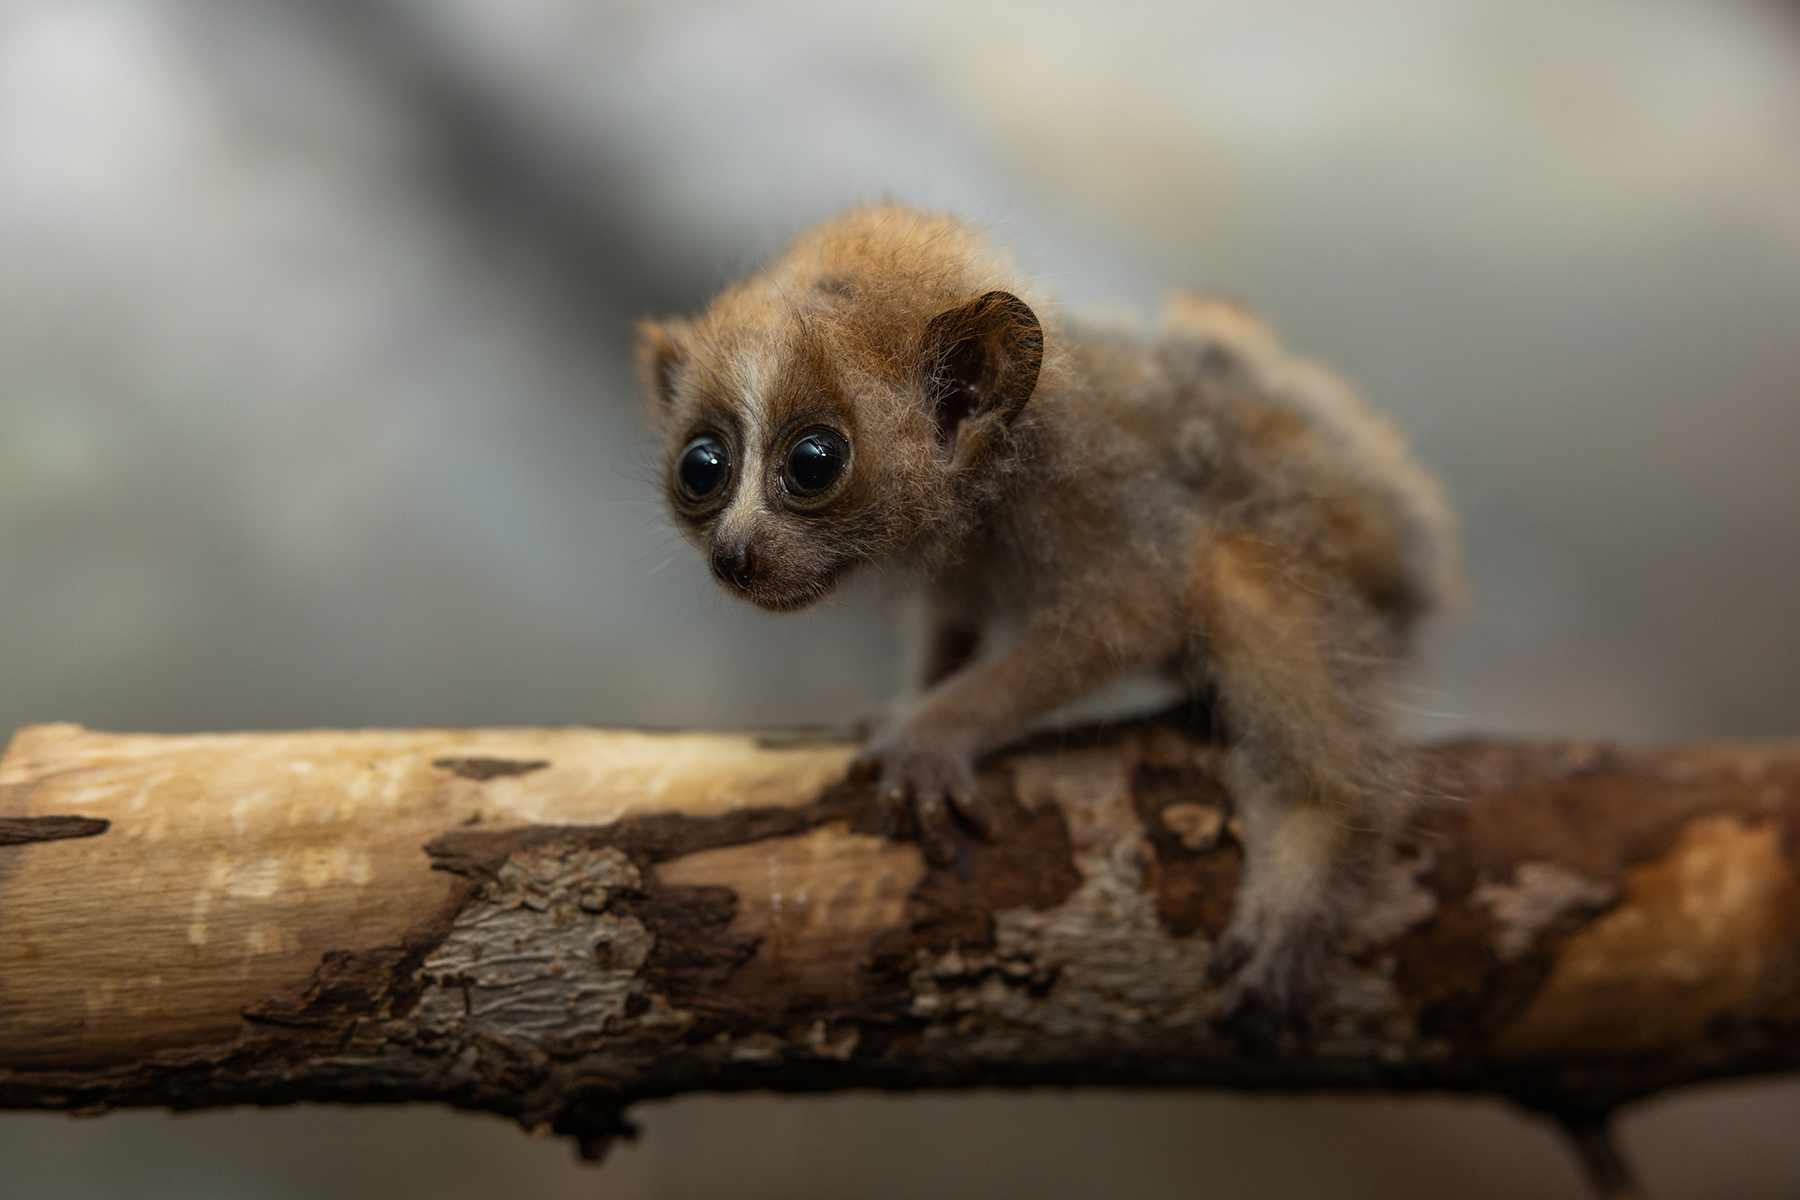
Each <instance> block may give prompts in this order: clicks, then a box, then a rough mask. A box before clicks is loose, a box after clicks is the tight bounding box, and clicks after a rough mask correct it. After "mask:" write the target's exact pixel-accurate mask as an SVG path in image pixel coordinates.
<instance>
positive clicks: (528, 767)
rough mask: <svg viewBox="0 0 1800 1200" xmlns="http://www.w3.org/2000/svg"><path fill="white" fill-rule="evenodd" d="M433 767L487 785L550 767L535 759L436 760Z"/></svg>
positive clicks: (546, 763)
mask: <svg viewBox="0 0 1800 1200" xmlns="http://www.w3.org/2000/svg"><path fill="white" fill-rule="evenodd" d="M431 765H432V766H434V767H438V768H440V769H442V770H445V771H448V772H450V773H451V774H452V775H455V776H456V777H457V778H459V779H473V780H474V781H475V782H476V783H485V782H486V781H487V780H489V779H505V778H507V777H509V776H513V775H529V774H531V773H532V772H533V771H542V770H543V769H544V768H545V767H548V766H549V765H550V763H549V760H547V759H542V758H534V759H530V760H528V761H526V760H520V759H516V758H434V759H432V760H431Z"/></svg>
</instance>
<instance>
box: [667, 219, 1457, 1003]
mask: <svg viewBox="0 0 1800 1200" xmlns="http://www.w3.org/2000/svg"><path fill="white" fill-rule="evenodd" d="M1054 313H1055V309H1054V307H1053V306H1052V305H1051V304H1050V303H1049V301H1048V300H1047V299H1046V298H1045V297H1043V296H1042V295H1041V294H1039V293H1038V291H1037V290H1036V289H1035V288H1033V287H1032V286H1031V285H1030V284H1029V282H1027V281H1026V280H1024V279H1022V278H1020V277H1019V276H1018V275H1017V274H1016V273H1015V272H1014V271H1013V270H1011V269H1010V268H1009V266H1008V264H1007V262H1006V260H1005V259H1004V258H1002V257H1000V256H999V255H997V254H996V253H995V252H994V251H993V250H992V249H990V248H989V247H988V245H987V244H986V243H985V242H984V240H983V239H982V238H981V237H980V236H979V235H978V234H977V233H976V232H975V231H974V230H972V229H971V228H969V227H968V226H967V225H964V224H962V223H961V222H959V221H957V220H955V219H953V218H950V217H945V216H938V215H931V214H925V213H919V212H914V211H912V210H909V209H906V208H902V207H897V206H892V205H879V206H870V207H864V208H858V209H855V210H852V211H851V212H848V213H845V214H843V215H842V216H839V217H837V218H835V219H833V220H831V221H828V222H826V223H825V224H823V225H821V226H818V227H817V228H815V229H812V230H810V231H808V232H807V233H804V234H802V235H801V236H800V237H799V238H798V239H796V240H795V242H794V243H793V245H792V246H791V247H790V248H789V250H788V251H787V253H786V254H785V255H784V256H783V257H782V258H780V259H779V260H778V261H777V262H775V263H774V264H773V265H772V266H770V267H769V268H768V269H766V270H764V271H762V272H761V273H759V274H757V275H755V276H753V277H751V278H750V279H747V280H745V281H744V282H742V283H739V284H737V285H735V286H733V287H731V288H729V289H727V290H726V291H725V292H724V293H723V294H722V295H720V296H719V297H718V298H717V299H716V300H714V301H713V303H712V306H711V307H710V308H708V309H707V310H706V312H705V313H703V314H702V315H700V316H699V317H697V318H695V319H693V320H691V321H682V320H672V321H663V322H647V323H645V324H643V325H642V326H641V327H640V329H639V345H638V356H639V365H640V370H641V374H642V376H643V380H644V386H645V389H646V392H647V394H648V397H649V404H650V408H651V411H652V413H653V420H654V422H655V424H656V426H657V428H658V429H659V430H660V432H661V433H662V434H663V436H664V437H665V438H666V440H667V454H666V472H665V478H666V479H667V488H668V499H669V503H670V506H671V508H672V509H673V510H674V513H675V516H676V518H677V520H678V521H679V522H680V523H681V525H682V526H683V527H684V529H685V530H686V532H687V533H688V535H689V536H690V537H691V538H692V540H693V541H694V542H695V543H696V544H697V545H698V546H699V547H700V548H701V550H702V552H703V553H705V554H706V555H707V556H708V558H709V560H710V562H711V565H712V570H713V574H714V575H715V576H717V578H718V581H719V583H720V584H721V585H723V586H724V587H725V589H726V590H727V591H730V592H733V593H735V594H737V595H740V596H742V597H744V598H745V599H747V600H750V601H751V602H752V603H755V604H757V605H760V606H761V607H763V608H767V609H773V610H777V611H787V610H791V609H797V608H801V607H803V606H805V605H807V604H809V603H811V602H812V601H814V600H816V599H818V598H819V597H821V596H823V595H825V594H826V593H827V592H828V591H830V590H831V588H832V587H833V586H834V585H835V584H836V583H837V582H838V580H840V579H841V578H843V577H844V576H845V575H847V574H849V573H850V572H852V571H854V570H856V569H857V568H859V567H862V566H865V565H867V564H870V563H876V562H879V563H882V564H884V566H885V567H886V568H887V569H888V570H889V571H890V572H892V573H894V574H897V575H901V576H903V577H905V578H908V579H911V580H914V581H916V582H917V584H918V585H919V588H920V590H921V592H922V594H923V598H924V600H925V603H926V606H927V608H928V611H929V613H930V619H929V635H928V636H929V639H930V646H929V650H928V653H927V654H926V656H925V658H926V661H927V664H928V665H927V668H926V678H925V680H924V682H925V685H926V686H925V689H924V691H923V692H922V694H921V695H920V696H919V698H918V699H917V700H916V701H915V702H914V703H912V704H911V705H910V706H909V707H907V708H906V709H905V711H904V712H903V713H902V714H900V715H899V716H898V717H897V718H896V719H895V720H894V721H893V722H892V723H891V724H890V725H888V726H887V727H886V728H885V730H884V731H883V732H881V733H880V734H879V735H878V736H876V737H875V738H873V739H872V740H871V741H870V743H869V745H868V746H867V747H866V749H865V751H864V753H863V756H862V759H861V760H860V767H861V769H862V770H863V771H864V772H865V773H868V774H872V775H873V776H874V777H875V778H877V779H878V781H879V784H878V788H879V793H880V795H881V797H882V800H883V802H884V803H885V804H886V805H887V806H888V808H889V811H890V812H891V813H892V814H893V816H894V818H895V820H896V822H897V824H898V825H899V826H900V827H910V828H916V829H917V830H918V833H919V836H920V839H921V841H922V842H923V844H924V847H925V850H926V852H927V854H928V855H930V856H931V857H932V858H933V859H934V860H937V861H943V860H944V859H946V858H947V857H949V856H951V855H952V854H953V852H954V842H953V838H952V826H953V822H954V817H955V816H960V818H961V819H962V820H963V821H964V822H965V823H966V824H968V825H971V826H973V827H974V828H975V829H976V830H977V831H982V832H985V831H988V830H989V829H991V827H992V816H991V814H990V813H988V812H987V811H986V809H985V807H984V805H983V802H982V800H981V796H980V792H979V791H978V789H977V787H976V785H975V779H974V771H973V765H974V762H975V760H976V758H977V757H978V756H980V755H981V754H983V753H984V752H986V751H988V750H991V749H993V748H994V747H996V746H999V745H1000V744H1002V743H1004V742H1006V741H1007V740H1008V739H1010V738H1013V737H1015V736H1016V735H1018V734H1019V733H1020V731H1021V730H1023V729H1024V728H1025V727H1026V726H1027V725H1028V724H1029V723H1030V722H1031V721H1032V720H1034V719H1035V718H1037V717H1039V716H1041V715H1043V714H1045V713H1047V712H1049V711H1051V710H1052V709H1055V708H1057V707H1059V706H1061V705H1063V704H1065V703H1067V702H1069V701H1072V700H1075V699H1078V698H1080V697H1082V696H1084V695H1086V694H1088V693H1090V692H1092V691H1094V690H1095V689H1097V688H1099V687H1101V686H1102V685H1105V684H1107V683H1109V682H1112V681H1114V680H1115V679H1117V678H1119V677H1121V676H1124V675H1126V674H1129V673H1135V672H1140V671H1144V670H1152V671H1159V672H1163V673H1165V674H1166V675H1168V676H1170V677H1172V678H1173V679H1175V680H1177V681H1178V682H1179V683H1180V684H1181V685H1182V686H1184V687H1185V688H1187V689H1190V690H1191V691H1192V692H1193V693H1195V694H1202V693H1203V694H1205V695H1206V696H1208V697H1210V700H1211V703H1212V704H1213V706H1214V709H1215V712H1216V715H1217V719H1218V720H1219V722H1220V724H1221V727H1222V729H1223V732H1224V735H1225V737H1226V744H1227V749H1226V752H1225V756H1224V770H1225V779H1226V784H1227V787H1228V788H1229V790H1230V792H1231V795H1232V799H1233V803H1234V805H1235V808H1236V811H1237V814H1238V817H1239V819H1240V821H1241V823H1242V838H1243V843H1244V853H1245V859H1244V873H1243V877H1242V884H1241V886H1240V888H1239V891H1238V895H1237V899H1236V906H1235V908H1234V910H1233V915H1232V917H1231V920H1230V923H1229V925H1228V927H1227V929H1226V931H1225V933H1224V935H1223V936H1222V938H1221V939H1220V942H1219V944H1218V946H1217V947H1216V949H1215V954H1214V958H1213V971H1214V974H1215V976H1216V977H1218V978H1221V979H1229V983H1228V984H1227V987H1226V991H1225V998H1224V1005H1225V1010H1226V1011H1227V1012H1231V1011H1235V1010H1238V1009H1240V1008H1241V1007H1242V1006H1244V1005H1245V1004H1246V1003H1254V1004H1261V1005H1267V1006H1270V1007H1272V1008H1274V1009H1276V1010H1292V1009H1293V1008H1294V1007H1296V1006H1298V1005H1301V1004H1303V1003H1304V1001H1305V1000H1306V999H1307V997H1308V996H1309V995H1310V993H1311V992H1312V991H1313V990H1314V988H1315V987H1316V986H1317V984H1318V982H1319V973H1320V971H1321V969H1322V967H1323V964H1324V962H1325V959H1326V955H1327V953H1328V951H1329V950H1330V948H1331V944H1332V942H1333V939H1334V938H1335V936H1336V935H1337V933H1338V932H1339V930H1340V929H1341V928H1342V925H1343V921H1344V918H1345V916H1346V914H1347V913H1348V912H1349V911H1350V910H1351V909H1352V908H1353V907H1354V905H1355V904H1356V902H1357V891H1358V881H1359V868H1360V866H1361V864H1363V863H1364V862H1365V861H1366V860H1367V858H1368V856H1369V851H1370V850H1371V848H1372V847H1373V846H1374V845H1375V844H1377V842H1378V841H1379V839H1380V838H1381V837H1382V836H1383V835H1384V833H1385V832H1386V831H1387V830H1389V829H1390V828H1391V827H1392V826H1393V825H1394V823H1395V819H1396V817H1398V816H1399V815H1400V814H1401V812H1402V810H1403V809H1404V800H1403V789H1402V786H1401V781H1400V779H1399V770H1398V763H1397V755H1396V746H1395V741H1394V736H1393V734H1392V732H1391V729H1390V710H1391V700H1390V698H1389V694H1388V693H1389V688H1390V686H1391V680H1392V676H1393V673H1394V667H1395V665H1396V663H1397V662H1398V660H1399V659H1400V657H1401V656H1402V655H1403V653H1404V652H1405V650H1406V648H1407V644H1408V641H1409V636H1410V635H1411V634H1412V632H1413V630H1414V627H1415V625H1416V624H1417V622H1418V621H1419V618H1420V617H1421V616H1423V615H1424V614H1425V613H1427V612H1428V611H1429V610H1431V609H1432V608H1433V607H1434V606H1436V605H1437V604H1438V603H1439V601H1440V599H1441V598H1442V597H1443V596H1444V595H1445V593H1446V590H1447V587H1448V577H1449V574H1450V570H1449V566H1448V564H1449V560H1450V557H1451V546H1450V540H1449V535H1448V532H1447V531H1448V528H1449V521H1448V518H1447V515H1446V510H1445V507H1444V505H1443V502H1442V500H1441V499H1440V496H1439V493H1438V490H1437V489H1436V487H1435V486H1434V485H1433V484H1432V482H1431V480H1430V479H1429V478H1428V477H1427V476H1426V475H1425V474H1424V473H1423V472H1422V471H1421V470H1420V469H1419V468H1418V466H1416V465H1415V464H1414V463H1413V461H1412V460H1411V459H1410V458H1409V457H1408V455H1407V453H1406V449H1405V446H1404V444H1403V442H1402V441H1401V439H1400V437H1399V436H1398V435H1397V434H1396V433H1395V432H1394V431H1393V429H1392V428H1391V427H1390V426H1389V425H1387V424H1386V423H1385V422H1384V421H1382V420H1381V419H1380V418H1378V417H1376V416H1375V415H1374V414H1372V413H1371V412H1370V411H1369V410H1368V409H1367V408H1366V407H1365V406H1364V405H1363V403H1362V402H1361V401H1360V400H1359V399H1358V398H1357V396H1356V395H1355V394H1354V393H1353V392H1352V391H1351V390H1350V389H1349V388H1348V387H1347V386H1345V385H1344V384H1343V383H1341V382H1340V381H1338V380H1337V379H1336V378H1334V377H1333V376H1331V375H1330V374H1328V373H1326V372H1324V371H1323V370H1321V369H1319V368H1317V367H1315V366H1312V365H1310V364H1307V363H1305V362H1302V361H1299V360H1297V359H1294V358H1292V357H1289V356H1288V355H1287V354H1286V353H1284V351H1283V350H1282V348H1281V347H1280V346H1279V345H1278V344H1277V342H1276V340H1275V338H1274V336H1273V335H1272V334H1271V333H1270V332H1269V330H1268V329H1267V328H1266V327H1265V326H1263V325H1262V324H1261V323H1260V322H1258V321H1257V320H1256V319H1254V318H1253V317H1251V316H1249V315H1248V314H1246V313H1244V312H1243V311H1242V310H1240V309H1237V308H1235V307H1232V306H1230V305H1227V304H1224V303H1221V302H1217V301H1211V300H1206V299H1202V298H1200V297H1196V296H1192V295H1185V294H1182V295H1177V296H1175V297H1174V298H1173V299H1172V300H1171V301H1170V302H1169V304H1168V306H1167V309H1166V311H1165V312H1164V314H1163V319H1162V327H1161V329H1160V331H1159V332H1157V333H1156V334H1155V335H1154V336H1149V337H1141V336H1131V335H1126V334H1120V333H1115V332H1104V331H1101V330H1097V329H1089V328H1084V327H1082V326H1081V325H1080V324H1078V323H1076V322H1074V321H1068V322H1064V321H1060V320H1058V319H1057V318H1056V316H1055V315H1054ZM1002 632H1004V634H1005V635H1006V636H1004V637H1001V636H997V635H999V634H1001V633H1002ZM953 814H954V816H953Z"/></svg>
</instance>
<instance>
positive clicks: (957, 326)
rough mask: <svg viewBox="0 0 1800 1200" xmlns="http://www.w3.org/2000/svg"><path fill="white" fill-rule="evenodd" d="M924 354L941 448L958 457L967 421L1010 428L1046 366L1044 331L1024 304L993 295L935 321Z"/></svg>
mask: <svg viewBox="0 0 1800 1200" xmlns="http://www.w3.org/2000/svg"><path fill="white" fill-rule="evenodd" d="M925 351H926V355H927V360H926V361H927V362H928V363H929V364H930V365H929V367H928V370H929V371H930V372H931V375H930V389H931V400H932V404H933V405H934V406H935V407H936V410H937V429H938V445H940V446H941V447H943V448H944V450H945V451H946V452H947V453H949V454H951V455H952V456H954V454H955V450H956V442H957V430H958V428H959V427H960V426H961V425H962V423H963V422H964V421H966V420H969V419H971V418H975V417H992V418H997V419H998V420H999V421H1000V422H1001V423H1002V424H1008V425H1010V424H1011V423H1012V421H1013V418H1015V417H1017V416H1018V415H1019V413H1020V411H1022V410H1023V409H1024V407H1025V402H1026V401H1028V400H1030V399H1031V393H1032V391H1033V390H1034V389H1036V387H1037V380H1038V369H1039V368H1040V367H1042V366H1043V363H1044V330H1043V327H1042V326H1040V325H1039V324H1038V319H1037V314H1036V313H1034V312H1032V311H1031V306H1030V305H1028V304H1026V303H1025V302H1024V301H1023V300H1021V299H1019V298H1018V297H1017V296H1015V295H1013V294H1012V293H1011V292H989V293H988V294H987V295H985V296H982V297H980V298H979V299H976V300H971V301H969V302H968V303H967V304H960V305H958V306H957V307H955V308H952V309H948V310H946V311H944V312H941V313H939V314H938V315H937V316H935V317H933V318H931V322H930V324H928V325H927V326H926V327H925Z"/></svg>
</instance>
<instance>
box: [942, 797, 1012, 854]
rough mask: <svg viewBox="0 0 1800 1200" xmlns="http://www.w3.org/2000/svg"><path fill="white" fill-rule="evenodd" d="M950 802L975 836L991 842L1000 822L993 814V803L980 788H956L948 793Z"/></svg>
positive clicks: (998, 830) (997, 831)
mask: <svg viewBox="0 0 1800 1200" xmlns="http://www.w3.org/2000/svg"><path fill="white" fill-rule="evenodd" d="M950 803H951V804H953V805H955V806H956V812H957V815H958V816H960V817H961V818H962V819H963V823H964V824H966V825H967V826H968V827H969V828H970V829H972V830H974V832H975V835H976V836H977V837H979V838H981V839H982V840H983V841H988V842H991V841H993V840H994V839H995V838H996V837H998V836H999V834H1000V822H999V820H998V818H996V817H995V815H994V806H993V803H992V802H991V801H989V800H988V798H987V793H985V792H983V791H982V790H981V789H980V788H977V787H965V788H957V789H955V790H954V791H952V792H951V793H950Z"/></svg>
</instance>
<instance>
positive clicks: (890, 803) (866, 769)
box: [850, 745, 995, 866]
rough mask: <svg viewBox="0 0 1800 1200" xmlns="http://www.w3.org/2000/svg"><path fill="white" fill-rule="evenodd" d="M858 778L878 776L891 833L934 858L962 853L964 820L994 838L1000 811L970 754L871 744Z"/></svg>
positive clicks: (945, 859) (855, 768) (940, 861)
mask: <svg viewBox="0 0 1800 1200" xmlns="http://www.w3.org/2000/svg"><path fill="white" fill-rule="evenodd" d="M850 778H851V779H853V780H857V779H861V780H867V779H870V778H874V779H876V780H877V784H876V790H875V795H876V799H877V800H878V802H879V803H880V805H881V810H882V814H883V816H884V818H885V821H886V825H887V832H888V834H889V836H891V837H908V836H912V837H916V838H918V840H919V843H920V845H921V846H922V847H923V849H924V851H925V856H926V858H928V859H929V860H930V861H931V862H933V863H935V864H937V865H939V866H942V865H944V864H946V863H949V862H951V861H953V860H954V859H955V857H956V835H955V827H956V825H957V823H958V821H959V819H960V821H961V823H962V824H964V825H966V826H967V827H968V828H970V829H972V830H973V831H974V832H975V833H977V834H979V835H980V836H982V837H984V838H987V837H992V836H993V834H994V829H995V820H994V813H993V809H992V807H991V805H990V804H989V803H988V800H987V798H986V797H985V796H984V795H982V792H981V788H980V787H979V786H978V785H977V784H976V781H975V773H974V771H973V769H972V768H971V766H970V763H969V761H968V759H967V757H966V756H963V755H959V754H956V753H954V752H947V751H930V750H924V749H920V748H918V747H913V746H906V745H899V746H886V747H871V748H870V749H869V750H867V751H865V752H864V754H863V755H862V756H861V757H860V758H858V759H857V760H856V762H854V763H853V764H852V765H851V768H850Z"/></svg>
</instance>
